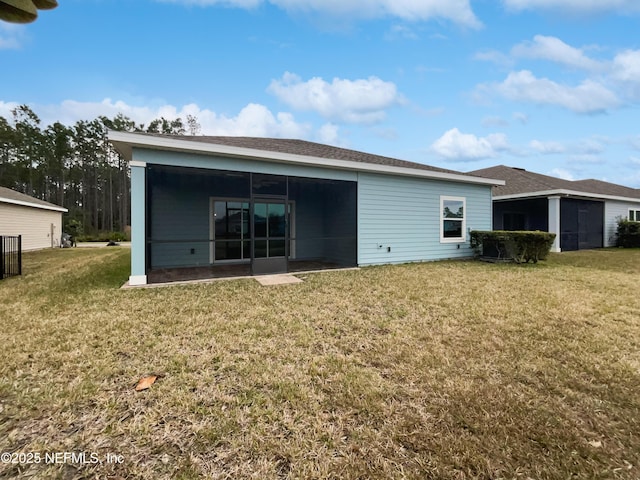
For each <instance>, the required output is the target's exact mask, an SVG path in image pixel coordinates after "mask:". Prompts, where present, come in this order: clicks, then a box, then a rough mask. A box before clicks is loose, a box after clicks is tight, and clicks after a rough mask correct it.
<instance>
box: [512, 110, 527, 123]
mask: <svg viewBox="0 0 640 480" xmlns="http://www.w3.org/2000/svg"><path fill="white" fill-rule="evenodd" d="M513 119H514V120H517V121H518V122H520V123H521V124H522V125H526V124H527V123H529V115H527V114H526V113H523V112H514V114H513Z"/></svg>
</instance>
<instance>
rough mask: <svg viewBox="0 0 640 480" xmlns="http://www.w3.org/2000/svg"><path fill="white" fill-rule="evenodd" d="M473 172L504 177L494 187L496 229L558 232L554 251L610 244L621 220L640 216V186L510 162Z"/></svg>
mask: <svg viewBox="0 0 640 480" xmlns="http://www.w3.org/2000/svg"><path fill="white" fill-rule="evenodd" d="M469 174H470V175H478V176H482V177H490V178H499V179H502V180H505V185H500V186H496V187H494V189H493V228H494V229H495V230H542V231H548V232H552V233H555V234H557V237H556V241H555V243H554V245H553V247H552V250H553V251H556V252H559V251H565V250H582V249H588V248H599V247H610V246H614V245H615V242H616V227H617V219H618V218H621V217H622V218H628V219H631V220H640V190H637V189H634V188H629V187H624V186H622V185H616V184H614V183H608V182H603V181H600V180H577V181H571V180H562V179H560V178H555V177H550V176H547V175H541V174H539V173H533V172H528V171H526V170H524V169H522V168H515V167H506V166H504V165H500V166H496V167H491V168H485V169H482V170H475V171H473V172H469Z"/></svg>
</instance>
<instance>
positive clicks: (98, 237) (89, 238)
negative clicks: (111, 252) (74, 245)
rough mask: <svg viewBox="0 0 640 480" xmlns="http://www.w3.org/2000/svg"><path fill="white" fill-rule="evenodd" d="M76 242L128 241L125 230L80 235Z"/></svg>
mask: <svg viewBox="0 0 640 480" xmlns="http://www.w3.org/2000/svg"><path fill="white" fill-rule="evenodd" d="M75 240H76V242H126V241H127V240H128V238H127V234H126V233H125V232H97V233H96V234H94V235H78V236H77V237H76V238H75Z"/></svg>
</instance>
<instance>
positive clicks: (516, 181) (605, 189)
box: [469, 165, 640, 199]
mask: <svg viewBox="0 0 640 480" xmlns="http://www.w3.org/2000/svg"><path fill="white" fill-rule="evenodd" d="M469 175H477V176H479V177H485V178H498V179H500V180H504V181H505V182H506V184H505V185H500V186H494V187H493V195H494V196H496V197H499V196H505V195H518V194H526V193H532V194H533V193H536V192H545V191H549V190H570V191H574V192H583V193H585V194H592V195H593V194H595V195H609V196H615V197H628V198H637V199H640V190H638V189H635V188H629V187H625V186H623V185H617V184H615V183H609V182H603V181H601V180H593V179H589V180H575V181H572V180H563V179H561V178H556V177H551V176H549V175H542V174H540V173H534V172H528V171H526V170H524V169H522V168H515V167H508V166H505V165H498V166H495V167H489V168H483V169H480V170H474V171H472V172H469Z"/></svg>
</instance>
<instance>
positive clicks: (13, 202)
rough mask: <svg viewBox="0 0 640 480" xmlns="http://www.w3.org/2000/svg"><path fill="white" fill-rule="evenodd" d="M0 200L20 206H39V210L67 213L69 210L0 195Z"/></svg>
mask: <svg viewBox="0 0 640 480" xmlns="http://www.w3.org/2000/svg"><path fill="white" fill-rule="evenodd" d="M0 202H1V203H10V204H12V205H19V206H21V207H32V208H39V209H40V210H51V211H54V212H61V213H67V212H68V211H69V210H67V209H66V208H64V207H58V206H57V205H41V204H39V203H32V202H24V201H22V200H14V199H13V198H5V197H0Z"/></svg>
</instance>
